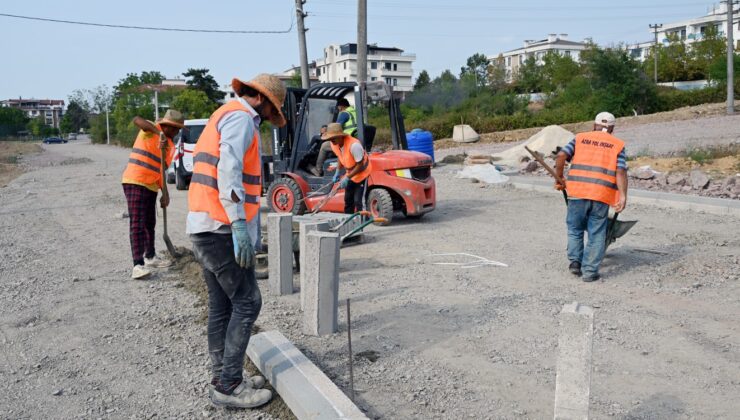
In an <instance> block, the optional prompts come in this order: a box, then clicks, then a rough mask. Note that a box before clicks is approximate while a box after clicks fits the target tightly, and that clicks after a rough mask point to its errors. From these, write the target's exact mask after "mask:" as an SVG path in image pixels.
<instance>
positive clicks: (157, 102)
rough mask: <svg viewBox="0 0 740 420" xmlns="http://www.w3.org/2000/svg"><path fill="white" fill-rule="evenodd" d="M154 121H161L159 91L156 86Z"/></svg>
mask: <svg viewBox="0 0 740 420" xmlns="http://www.w3.org/2000/svg"><path fill="white" fill-rule="evenodd" d="M154 121H159V91H158V90H157V89H156V88H154Z"/></svg>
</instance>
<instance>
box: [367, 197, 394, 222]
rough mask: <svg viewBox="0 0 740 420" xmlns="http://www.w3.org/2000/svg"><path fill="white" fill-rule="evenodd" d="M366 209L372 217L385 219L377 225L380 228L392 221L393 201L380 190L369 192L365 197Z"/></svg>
mask: <svg viewBox="0 0 740 420" xmlns="http://www.w3.org/2000/svg"><path fill="white" fill-rule="evenodd" d="M367 208H368V210H370V213H372V215H373V217H382V218H384V219H386V221H385V222H383V223H378V224H379V225H381V226H386V225H389V224H390V223H391V220H393V199H392V198H391V194H390V193H389V192H388V191H386V190H384V189H382V188H375V189H374V190H371V191H370V194H368V195H367Z"/></svg>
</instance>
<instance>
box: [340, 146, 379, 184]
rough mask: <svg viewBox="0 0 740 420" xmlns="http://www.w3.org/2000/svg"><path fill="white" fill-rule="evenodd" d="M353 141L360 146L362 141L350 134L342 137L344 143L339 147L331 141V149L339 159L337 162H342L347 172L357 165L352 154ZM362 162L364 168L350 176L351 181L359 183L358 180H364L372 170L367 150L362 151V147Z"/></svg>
mask: <svg viewBox="0 0 740 420" xmlns="http://www.w3.org/2000/svg"><path fill="white" fill-rule="evenodd" d="M354 143H357V144H359V145H360V147H362V142H361V141H360V140H358V139H356V138H354V137H352V136H345V137H344V144H343V145H342V147H341V148H340V147H339V146H337V145H336V144H334V143H331V149H332V151H333V152H334V154H335V155H337V159H339V163H341V164H342V166H344V167H345V168H346V169H347V172H348V173H349V171H351V170H352V168H354V167H355V165H357V163H358V162H356V161H355V157H354V156H352V150H351V149H352V145H353V144H354ZM362 162H363V163H364V164H365V165H366V167H365V169H364V170H362V171H360V173H358V174H357V175H355V176H353V177H352V182H354V183H356V184H359V183H360V182H362V181H364V180H365V179H366V178H367V177H368V176H370V173H371V172H372V171H373V168H372V164H371V163H370V158H369V157H368V155H367V152H365V151H364V148H363V155H362Z"/></svg>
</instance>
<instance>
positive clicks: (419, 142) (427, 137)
mask: <svg viewBox="0 0 740 420" xmlns="http://www.w3.org/2000/svg"><path fill="white" fill-rule="evenodd" d="M406 143H408V145H409V150H413V151H414V152H421V153H426V154H427V155H429V157H431V158H432V162H434V138H433V137H432V133H430V132H429V131H424V130H422V129H420V128H415V129H413V130H411V132H410V133H406Z"/></svg>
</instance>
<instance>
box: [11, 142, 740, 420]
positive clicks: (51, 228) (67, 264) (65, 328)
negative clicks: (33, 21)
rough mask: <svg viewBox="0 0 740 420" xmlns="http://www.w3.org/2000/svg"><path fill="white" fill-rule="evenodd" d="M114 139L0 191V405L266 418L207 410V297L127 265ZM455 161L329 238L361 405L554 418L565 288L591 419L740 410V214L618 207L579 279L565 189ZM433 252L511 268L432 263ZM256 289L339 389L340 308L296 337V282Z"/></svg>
mask: <svg viewBox="0 0 740 420" xmlns="http://www.w3.org/2000/svg"><path fill="white" fill-rule="evenodd" d="M127 153H128V152H127V151H126V150H123V149H118V148H112V147H105V146H91V145H86V144H67V145H52V146H48V147H47V151H46V152H45V153H43V154H41V155H39V156H37V157H36V158H34V160H33V161H31V162H28V164H29V165H31V166H32V167H34V168H35V169H34V170H33V171H31V172H29V173H26V174H24V175H23V176H21V177H20V178H18V179H17V180H16V181H14V182H12V183H11V184H10V185H9V186H8V187H6V188H3V189H0V226H1V227H2V231H3V233H4V234H3V235H2V236H0V250H2V255H3V256H4V257H5V258H3V259H2V260H1V261H0V308H2V309H0V313H1V314H2V318H1V319H2V321H0V329H1V330H0V332H1V333H2V336H1V337H0V340H2V345H3V359H0V375H2V377H3V378H5V379H6V380H4V381H2V384H3V385H2V386H3V388H4V390H3V391H4V392H2V393H0V417H2V418H76V417H78V418H151V417H168V418H169V417H178V418H193V417H202V416H205V417H223V416H231V417H235V418H265V419H269V418H272V416H271V415H270V414H268V413H265V412H219V411H213V410H212V409H211V408H210V407H209V405H208V403H207V397H206V388H205V387H206V381H207V380H208V374H207V366H208V360H207V355H206V338H205V336H204V332H205V326H204V325H203V324H202V321H200V317H201V315H202V310H203V308H202V307H201V306H199V301H198V299H197V297H196V295H194V294H192V293H190V292H189V291H187V290H185V287H182V286H183V285H184V284H185V285H186V284H188V282H189V281H192V280H193V279H192V278H187V279H186V278H182V277H178V275H175V274H174V272H171V273H162V274H160V275H159V276H157V277H155V278H154V279H153V280H151V281H146V282H134V281H131V280H130V279H129V278H128V277H129V274H130V273H129V270H130V267H129V265H130V258H129V251H128V249H129V247H128V236H127V235H128V233H127V225H128V220H127V219H124V218H122V217H121V214H122V213H123V212H124V210H125V201H124V198H123V194H122V192H121V187H120V184H119V177H120V173H121V171H122V169H123V164H124V162H125V160H126V157H127ZM80 156H85V157H86V158H84V159H80V158H79V157H80ZM457 169H458V168H457V167H454V166H443V167H440V168H438V169H435V171H434V175H435V178H436V179H437V185H438V208H437V210H436V211H434V212H433V213H431V214H429V215H427V216H426V217H425V218H424V219H422V220H420V221H406V220H400V221H398V222H394V224H393V225H392V226H389V227H383V228H372V229H370V230H369V232H368V234H367V241H366V243H365V244H362V245H357V246H351V247H347V248H343V249H342V261H341V269H340V300H341V301H343V300H344V299H346V298H351V299H352V317H353V319H352V326H353V331H352V336H353V339H354V341H353V349H354V350H355V352H356V355H355V356H356V366H355V388H356V390H357V395H358V397H357V403H358V405H359V406H360V407H361V408H363V409H364V410H366V411H367V412H368V413H369V415H370V416H371V417H375V418H383V419H395V418H415V419H462V418H474V419H486V418H491V419H493V418H497V419H498V418H546V417H550V416H552V403H553V397H554V387H555V363H556V357H557V334H556V331H557V317H556V315H557V313H558V312H559V311H560V309H561V307H562V305H563V304H565V303H569V302H572V301H578V302H581V303H583V304H587V305H592V306H594V307H595V308H596V322H595V342H594V375H593V379H592V390H591V395H592V396H591V406H592V417H593V418H610V417H615V418H623V419H643V418H644V419H648V418H649V419H653V418H672V419H691V418H726V419H730V418H736V415H737V413H738V412H740V401H738V399H737V395H740V379H738V378H740V351H739V349H740V330H739V327H738V325H740V323H739V322H738V321H740V298H739V296H740V294H739V292H740V290H739V288H738V284H739V280H740V277H739V276H740V270H738V266H739V264H740V257H739V255H740V238H739V237H738V235H737V232H738V231H740V220H737V219H728V218H724V217H719V216H714V215H707V214H700V213H693V212H685V211H673V210H665V209H660V210H658V209H656V208H653V207H648V206H637V205H631V206H629V208H628V210H627V211H625V213H624V216H623V218H624V219H625V220H630V219H638V220H640V222H639V223H638V224H637V226H636V227H635V228H634V229H633V230H632V231H631V232H630V233H629V234H628V235H627V236H626V237H624V238H622V239H620V240H619V241H618V242H617V243H616V244H615V245H613V247H612V248H610V249H609V252H608V254H607V258H606V259H605V262H604V265H603V267H602V274H603V275H604V280H603V281H600V282H596V283H592V284H585V283H582V282H580V281H579V280H578V279H576V278H574V277H572V276H571V275H569V274H568V273H567V270H566V266H567V261H566V258H565V251H564V248H565V226H564V217H565V209H564V206H563V205H562V203H561V199H559V198H558V197H557V196H555V195H552V194H537V193H534V192H528V191H520V190H515V189H512V188H509V187H493V186H484V185H481V184H472V183H470V182H469V181H467V180H459V179H455V178H454V177H453V172H454V171H455V170H457ZM185 212H186V205H185V196H184V194H182V192H177V191H175V192H174V194H173V203H172V206H171V208H170V211H169V213H168V215H169V216H170V220H171V223H172V225H171V227H170V232H171V233H170V234H171V236H172V239H173V241H174V242H175V243H176V245H187V246H189V241H188V240H187V238H186V237H185V235H184V232H183V231H184V228H183V226H184V218H185V214H186V213H185ZM158 229H161V226H160V227H159V228H158ZM159 249H164V246H163V244H162V243H161V242H160V243H159ZM641 249H643V250H641ZM644 249H647V250H648V251H650V252H644ZM445 252H469V253H472V254H476V255H481V256H484V257H486V258H490V259H492V260H497V261H501V262H504V263H506V264H508V265H509V267H506V268H504V267H479V268H470V269H465V268H461V267H452V266H438V265H433V264H432V263H433V262H438V261H450V260H451V259H450V260H448V259H444V258H442V257H433V256H432V254H435V253H445ZM186 275H191V276H192V274H187V273H184V272H181V274H179V276H186ZM296 280H297V278H296ZM261 287H262V290H263V296H264V297H265V299H264V306H263V313H262V315H261V316H260V319H259V321H258V324H259V325H260V327H261V328H262V329H265V330H266V329H279V330H280V331H281V332H283V333H284V334H285V335H286V336H287V337H288V338H290V339H291V340H293V342H294V343H296V345H297V346H298V347H299V348H300V349H302V350H303V351H304V352H305V354H306V355H307V356H308V357H309V358H311V359H312V360H313V361H314V362H315V363H316V364H317V365H318V366H319V367H320V368H322V369H323V370H324V371H325V372H326V373H327V375H328V376H329V377H330V378H332V379H333V380H334V381H335V382H336V383H337V384H338V385H339V386H340V387H341V388H343V389H345V390H347V387H348V377H349V375H348V370H347V367H346V359H347V345H346V322H345V317H344V313H345V312H344V311H345V308H344V307H343V306H342V308H340V324H341V325H340V332H339V333H338V334H335V335H333V336H329V337H325V338H314V337H308V336H305V335H303V334H302V333H301V331H300V325H301V322H300V316H301V313H300V309H299V308H300V304H299V299H298V295H297V294H296V295H292V296H288V297H280V298H277V297H273V296H270V295H269V294H268V293H267V290H266V287H267V286H266V283H265V282H261Z"/></svg>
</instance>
